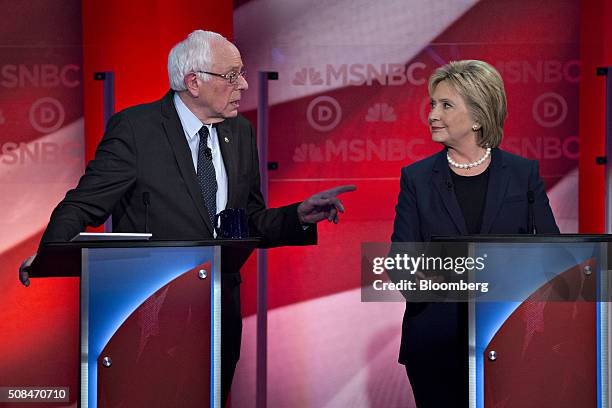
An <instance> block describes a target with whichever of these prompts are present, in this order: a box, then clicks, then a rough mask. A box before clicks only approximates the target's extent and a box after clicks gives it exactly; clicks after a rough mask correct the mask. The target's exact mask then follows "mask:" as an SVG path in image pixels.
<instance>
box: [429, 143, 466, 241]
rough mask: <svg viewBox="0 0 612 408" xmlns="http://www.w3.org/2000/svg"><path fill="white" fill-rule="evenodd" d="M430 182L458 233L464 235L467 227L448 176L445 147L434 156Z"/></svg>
mask: <svg viewBox="0 0 612 408" xmlns="http://www.w3.org/2000/svg"><path fill="white" fill-rule="evenodd" d="M431 182H432V183H433V185H434V188H435V189H436V190H437V191H438V193H439V194H440V197H441V198H442V202H443V203H444V206H445V207H446V210H447V211H448V213H449V215H450V217H451V219H452V220H453V222H454V223H455V225H456V226H457V229H458V230H459V233H460V234H462V235H466V234H467V227H466V226H465V219H464V218H463V214H462V212H461V207H459V202H458V201H457V196H455V191H454V190H453V182H452V180H451V176H450V169H449V168H448V164H447V162H446V149H444V150H442V151H441V152H440V153H438V155H437V157H436V162H435V163H434V167H433V173H432V177H431Z"/></svg>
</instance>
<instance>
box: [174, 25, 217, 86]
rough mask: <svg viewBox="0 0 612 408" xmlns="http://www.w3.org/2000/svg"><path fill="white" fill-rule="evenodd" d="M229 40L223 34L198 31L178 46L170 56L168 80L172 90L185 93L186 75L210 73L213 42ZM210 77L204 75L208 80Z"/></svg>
mask: <svg viewBox="0 0 612 408" xmlns="http://www.w3.org/2000/svg"><path fill="white" fill-rule="evenodd" d="M219 40H225V41H227V39H226V38H225V37H223V36H222V35H221V34H218V33H215V32H212V31H204V30H196V31H194V32H192V33H191V34H189V35H188V36H187V38H185V39H184V40H183V41H181V42H180V43H178V44H176V45H175V46H174V48H172V50H170V54H168V80H169V81H170V88H172V89H173V90H175V91H184V90H186V89H187V88H186V87H185V75H187V74H188V73H190V72H195V71H208V70H210V67H211V59H212V47H211V44H212V43H213V41H219ZM208 77H209V75H203V76H202V78H203V79H204V80H207V79H208Z"/></svg>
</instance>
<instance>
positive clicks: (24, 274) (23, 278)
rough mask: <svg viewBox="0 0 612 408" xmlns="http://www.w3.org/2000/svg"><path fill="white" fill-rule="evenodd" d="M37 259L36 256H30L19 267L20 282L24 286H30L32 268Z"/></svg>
mask: <svg viewBox="0 0 612 408" xmlns="http://www.w3.org/2000/svg"><path fill="white" fill-rule="evenodd" d="M35 258H36V254H34V255H31V256H28V257H27V258H26V259H25V260H24V261H23V262H22V263H21V266H20V267H19V281H20V282H21V283H22V284H23V286H30V266H32V262H34V259H35Z"/></svg>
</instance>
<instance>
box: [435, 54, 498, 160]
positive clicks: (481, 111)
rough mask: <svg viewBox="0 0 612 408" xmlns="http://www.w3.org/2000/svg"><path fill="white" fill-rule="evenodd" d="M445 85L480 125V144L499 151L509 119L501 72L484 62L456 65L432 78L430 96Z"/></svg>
mask: <svg viewBox="0 0 612 408" xmlns="http://www.w3.org/2000/svg"><path fill="white" fill-rule="evenodd" d="M442 81H446V82H447V84H448V85H450V86H451V87H452V88H453V89H454V90H455V91H456V92H457V93H458V94H459V95H461V97H462V98H463V100H464V101H465V103H466V105H467V107H468V109H469V110H470V113H471V114H472V117H473V118H474V120H475V121H476V122H477V123H478V124H479V125H480V128H479V129H478V135H477V138H476V143H478V145H479V146H481V147H491V148H493V147H498V146H499V145H500V144H501V140H502V136H503V132H504V121H505V120H506V116H507V110H506V92H505V91H504V81H503V80H502V77H501V75H500V74H499V72H497V70H496V69H495V68H493V66H491V65H489V64H487V63H486V62H484V61H478V60H463V61H452V62H449V63H448V64H446V65H443V66H441V67H440V68H438V69H436V71H435V72H434V73H433V74H432V75H431V77H429V95H432V94H433V91H434V90H435V89H436V87H437V86H438V84H439V83H440V82H442Z"/></svg>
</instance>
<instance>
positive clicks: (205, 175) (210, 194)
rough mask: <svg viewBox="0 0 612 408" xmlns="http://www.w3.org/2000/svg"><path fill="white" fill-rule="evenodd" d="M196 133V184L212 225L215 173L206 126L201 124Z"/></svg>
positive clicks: (213, 222)
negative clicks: (197, 143) (197, 141)
mask: <svg viewBox="0 0 612 408" xmlns="http://www.w3.org/2000/svg"><path fill="white" fill-rule="evenodd" d="M198 134H199V135H200V144H199V145H198V184H199V185H200V191H201V192H202V199H203V200H204V204H206V208H207V209H208V214H209V215H210V223H211V224H212V225H213V227H214V225H215V214H216V213H217V177H216V175H215V166H213V162H212V152H211V150H210V147H208V146H207V144H206V141H207V140H208V128H207V127H206V126H202V128H201V129H200V131H199V132H198Z"/></svg>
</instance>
